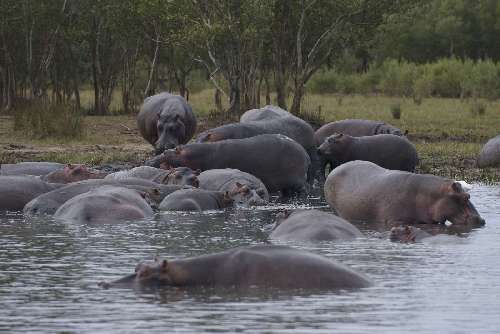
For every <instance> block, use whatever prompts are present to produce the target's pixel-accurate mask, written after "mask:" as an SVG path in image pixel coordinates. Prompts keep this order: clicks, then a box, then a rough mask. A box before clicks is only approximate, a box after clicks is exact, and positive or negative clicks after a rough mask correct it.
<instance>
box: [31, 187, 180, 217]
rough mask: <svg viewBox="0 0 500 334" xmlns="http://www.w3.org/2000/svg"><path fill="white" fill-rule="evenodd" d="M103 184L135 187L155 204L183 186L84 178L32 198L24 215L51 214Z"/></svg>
mask: <svg viewBox="0 0 500 334" xmlns="http://www.w3.org/2000/svg"><path fill="white" fill-rule="evenodd" d="M105 185H108V186H117V187H124V188H129V189H135V190H138V191H142V192H144V193H147V194H148V195H149V197H150V198H151V200H152V201H153V202H154V203H155V206H157V205H158V204H160V203H161V201H162V200H163V199H164V198H165V197H166V196H167V195H169V194H171V193H173V192H174V191H177V190H180V189H183V188H184V187H185V186H179V185H162V184H156V183H153V182H152V181H147V180H143V179H136V178H128V179H125V180H85V181H79V182H73V183H70V184H67V185H64V186H63V187H61V188H57V189H55V190H52V191H49V192H47V193H45V194H42V195H40V196H38V197H36V198H34V199H32V200H31V201H30V202H28V203H27V204H26V205H25V206H24V209H23V212H24V215H25V216H29V217H31V216H38V215H52V214H54V213H55V212H56V211H57V209H59V207H60V206H61V205H63V204H64V203H65V202H66V201H68V200H70V199H72V198H73V197H75V196H78V195H80V194H83V193H86V192H88V191H90V190H93V189H96V188H99V187H102V186H105Z"/></svg>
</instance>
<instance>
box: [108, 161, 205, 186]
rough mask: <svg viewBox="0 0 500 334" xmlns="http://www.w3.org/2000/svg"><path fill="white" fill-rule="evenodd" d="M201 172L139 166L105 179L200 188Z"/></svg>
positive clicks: (110, 175) (185, 168)
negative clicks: (199, 177)
mask: <svg viewBox="0 0 500 334" xmlns="http://www.w3.org/2000/svg"><path fill="white" fill-rule="evenodd" d="M199 174H200V171H193V170H192V169H191V168H187V167H177V168H170V169H168V170H165V169H161V168H155V167H150V166H139V167H135V168H132V169H130V170H123V171H120V172H116V173H111V174H109V175H107V176H106V177H105V179H106V180H124V179H128V178H131V177H133V178H140V179H145V180H150V181H153V182H156V183H161V184H178V185H188V186H193V187H198V185H199V181H198V175H199Z"/></svg>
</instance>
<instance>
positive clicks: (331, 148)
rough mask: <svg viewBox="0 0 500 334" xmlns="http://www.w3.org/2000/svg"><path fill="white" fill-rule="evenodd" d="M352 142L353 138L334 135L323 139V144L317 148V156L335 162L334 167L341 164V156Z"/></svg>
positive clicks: (344, 135) (340, 134) (341, 134)
mask: <svg viewBox="0 0 500 334" xmlns="http://www.w3.org/2000/svg"><path fill="white" fill-rule="evenodd" d="M352 141H353V137H351V136H349V135H346V134H343V133H335V134H333V135H331V136H329V137H327V138H326V139H325V141H324V142H323V144H321V145H320V146H319V148H318V154H319V155H321V156H324V157H328V159H329V160H330V161H335V163H334V164H335V166H332V168H333V167H336V166H337V164H341V163H342V162H343V156H344V154H345V153H346V151H347V146H348V145H350V143H351V142H352Z"/></svg>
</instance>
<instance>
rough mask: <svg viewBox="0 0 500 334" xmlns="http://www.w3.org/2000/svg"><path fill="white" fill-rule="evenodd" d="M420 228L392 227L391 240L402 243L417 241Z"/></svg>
mask: <svg viewBox="0 0 500 334" xmlns="http://www.w3.org/2000/svg"><path fill="white" fill-rule="evenodd" d="M417 231H418V228H416V227H413V226H408V225H407V226H394V227H393V228H391V234H390V236H389V238H390V240H391V241H398V242H402V243H410V242H415V241H416V240H415V239H416V235H417Z"/></svg>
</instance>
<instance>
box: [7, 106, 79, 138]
mask: <svg viewBox="0 0 500 334" xmlns="http://www.w3.org/2000/svg"><path fill="white" fill-rule="evenodd" d="M83 127H84V126H83V116H82V115H81V113H79V112H77V111H76V110H75V108H74V107H73V106H72V105H69V104H51V103H47V102H43V101H32V102H31V103H29V104H27V105H26V106H24V107H23V108H21V109H17V110H16V112H15V113H14V130H15V131H18V132H22V133H24V134H26V135H28V136H30V137H32V138H36V139H44V138H79V137H81V135H82V134H83Z"/></svg>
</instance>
